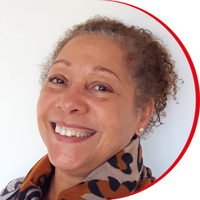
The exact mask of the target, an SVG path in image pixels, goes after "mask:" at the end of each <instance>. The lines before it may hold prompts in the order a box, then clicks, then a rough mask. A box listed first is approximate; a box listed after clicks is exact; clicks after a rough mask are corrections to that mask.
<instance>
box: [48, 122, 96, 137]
mask: <svg viewBox="0 0 200 200" xmlns="http://www.w3.org/2000/svg"><path fill="white" fill-rule="evenodd" d="M51 125H52V127H53V129H54V131H55V132H56V133H57V134H59V135H61V136H65V137H77V138H79V137H82V138H86V137H90V136H92V135H94V134H95V133H96V131H94V130H89V129H84V128H83V129H82V128H81V129H80V128H72V127H66V126H62V125H59V124H57V123H55V122H52V123H51Z"/></svg>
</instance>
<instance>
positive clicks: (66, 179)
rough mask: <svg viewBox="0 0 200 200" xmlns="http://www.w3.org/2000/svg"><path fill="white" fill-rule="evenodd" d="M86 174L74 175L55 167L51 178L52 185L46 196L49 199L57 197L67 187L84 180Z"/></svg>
mask: <svg viewBox="0 0 200 200" xmlns="http://www.w3.org/2000/svg"><path fill="white" fill-rule="evenodd" d="M85 177H86V176H81V175H80V176H73V175H72V174H71V173H67V172H66V171H63V170H61V169H58V168H55V173H54V175H53V176H52V179H51V185H50V188H49V191H48V192H47V194H46V196H47V199H48V200H53V199H55V197H56V196H58V194H59V193H60V192H62V191H64V190H66V189H69V188H71V187H73V186H75V185H77V184H79V183H80V182H82V181H83V180H84V178H85Z"/></svg>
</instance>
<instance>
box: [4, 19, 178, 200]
mask: <svg viewBox="0 0 200 200" xmlns="http://www.w3.org/2000/svg"><path fill="white" fill-rule="evenodd" d="M176 82H177V74H176V73H175V70H174V64H173V61H172V60H171V58H170V54H169V53H168V52H167V50H166V49H165V48H164V47H163V46H162V45H161V44H160V43H159V42H158V41H157V40H156V39H155V38H154V36H153V35H152V34H151V33H150V32H149V31H146V30H143V29H141V28H138V27H134V26H130V27H129V26H126V25H124V24H123V23H121V22H119V21H116V20H112V19H108V18H105V17H98V16H97V17H95V18H92V19H90V20H88V21H87V22H86V23H84V24H81V25H78V26H75V27H74V28H73V29H72V30H71V31H68V32H67V34H66V35H65V37H64V38H62V40H61V41H60V42H59V43H58V45H57V47H56V48H55V50H54V53H53V55H52V57H51V59H50V60H49V61H48V62H47V63H46V65H45V66H44V68H43V71H42V75H41V84H42V89H41V92H40V97H39V100H38V104H37V115H38V126H39V131H40V134H41V137H42V139H43V141H44V143H45V145H46V147H47V150H48V155H46V156H45V157H43V158H42V159H41V160H40V161H39V162H38V163H37V164H36V165H35V166H34V167H33V168H32V169H31V171H30V172H29V174H28V175H27V176H26V177H25V178H23V179H17V180H14V181H12V182H11V183H10V184H9V185H8V186H7V188H6V189H5V190H4V191H3V193H2V194H1V198H2V199H9V198H11V197H12V198H13V199H17V200H23V199H31V198H33V197H37V198H38V199H43V200H44V199H48V200H52V199H68V200H72V199H87V200H90V199H110V198H117V197H122V196H125V195H128V194H131V193H134V192H137V191H139V190H141V189H143V188H145V187H146V186H148V185H150V184H151V183H152V182H154V180H155V178H153V176H152V175H151V170H150V169H149V168H148V167H145V166H144V165H143V159H142V151H141V146H140V136H141V135H142V134H143V131H144V130H145V129H146V130H149V129H150V128H152V126H154V125H156V124H157V123H161V121H160V117H161V116H162V115H163V111H164V109H165V107H166V101H167V100H168V98H169V96H173V97H174V98H175V95H176V92H177V86H176ZM13 184H14V185H15V187H14V188H13V187H12V185H13Z"/></svg>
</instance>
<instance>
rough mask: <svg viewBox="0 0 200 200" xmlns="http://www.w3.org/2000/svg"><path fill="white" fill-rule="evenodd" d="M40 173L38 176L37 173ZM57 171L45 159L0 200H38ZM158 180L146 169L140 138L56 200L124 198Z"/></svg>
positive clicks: (3, 194)
mask: <svg viewBox="0 0 200 200" xmlns="http://www.w3.org/2000/svg"><path fill="white" fill-rule="evenodd" d="M39 171H40V172H41V173H40V174H38V172H39ZM53 171H54V167H53V166H52V165H51V163H50V161H49V159H48V156H47V155H46V156H45V157H43V158H42V159H41V160H40V161H39V162H38V163H37V164H36V165H35V166H34V167H33V168H32V170H31V171H30V172H29V174H28V175H27V176H26V178H25V179H23V178H20V179H16V180H13V181H12V182H10V183H9V184H8V186H7V187H6V188H5V189H4V190H3V191H2V193H1V194H0V200H39V199H41V197H42V193H43V192H44V191H43V190H44V188H45V187H44V186H45V184H48V183H49V182H50V178H51V174H52V173H53ZM154 181H155V179H154V178H153V177H152V175H151V170H150V169H149V168H147V167H145V166H144V165H143V159H142V148H141V146H140V144H139V138H137V137H134V138H133V139H132V141H131V142H130V144H129V145H128V146H127V147H125V148H124V149H123V150H121V151H120V152H119V153H117V154H116V155H114V156H113V157H112V158H110V159H109V160H108V161H107V162H105V163H104V164H103V165H101V166H100V167H98V168H97V169H96V170H95V171H93V172H92V173H91V174H90V175H89V176H88V177H86V179H84V180H83V182H81V183H80V184H78V185H76V186H74V187H71V188H69V189H66V190H64V191H63V192H61V193H60V194H59V195H58V196H57V197H56V200H74V199H76V200H98V199H99V200H100V199H114V198H118V197H123V196H126V195H129V194H131V193H134V192H138V191H139V190H141V189H143V188H145V187H147V186H149V185H150V184H151V183H153V182H154Z"/></svg>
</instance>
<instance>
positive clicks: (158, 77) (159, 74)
mask: <svg viewBox="0 0 200 200" xmlns="http://www.w3.org/2000/svg"><path fill="white" fill-rule="evenodd" d="M82 34H95V35H98V34H101V35H105V36H107V37H110V38H112V39H114V40H115V41H118V42H119V43H120V44H121V46H122V47H123V48H124V49H125V50H126V52H127V54H126V55H127V58H126V59H127V69H128V70H129V72H130V76H131V78H132V81H133V82H134V83H135V85H136V91H137V96H136V98H137V99H136V102H137V105H136V106H137V108H142V106H143V105H145V104H146V103H148V102H149V100H150V99H153V100H154V112H153V115H152V117H151V120H150V122H149V124H148V127H147V128H148V129H151V128H152V127H153V126H159V125H160V124H162V122H161V117H162V116H165V112H164V109H165V108H166V105H167V100H168V99H169V98H170V96H171V97H173V99H176V93H177V81H178V76H177V73H176V71H175V65H174V62H173V60H172V59H171V55H170V53H169V51H168V50H167V48H166V47H165V46H164V45H163V44H162V42H161V41H159V40H158V39H157V38H156V37H155V36H153V34H152V33H151V32H150V31H149V30H145V29H142V28H139V27H136V26H128V25H125V24H124V23H122V22H120V21H118V20H115V19H110V18H108V17H100V16H95V17H94V18H91V19H89V20H87V21H86V22H85V23H82V24H79V25H76V26H74V27H73V28H72V29H70V30H68V31H67V32H66V33H65V34H64V37H62V38H61V39H60V40H59V41H58V43H57V45H56V47H55V49H54V51H53V54H52V55H51V56H50V59H48V61H47V62H46V63H45V64H44V65H43V66H42V73H41V77H40V81H41V83H42V84H43V83H44V81H45V80H46V78H47V74H48V71H49V69H50V67H51V65H52V63H53V61H54V60H55V59H56V57H57V55H58V54H59V52H60V51H61V49H62V48H63V47H64V45H65V44H66V43H67V42H68V41H69V40H71V39H72V38H74V37H76V36H78V35H82ZM147 128H146V129H147Z"/></svg>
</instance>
